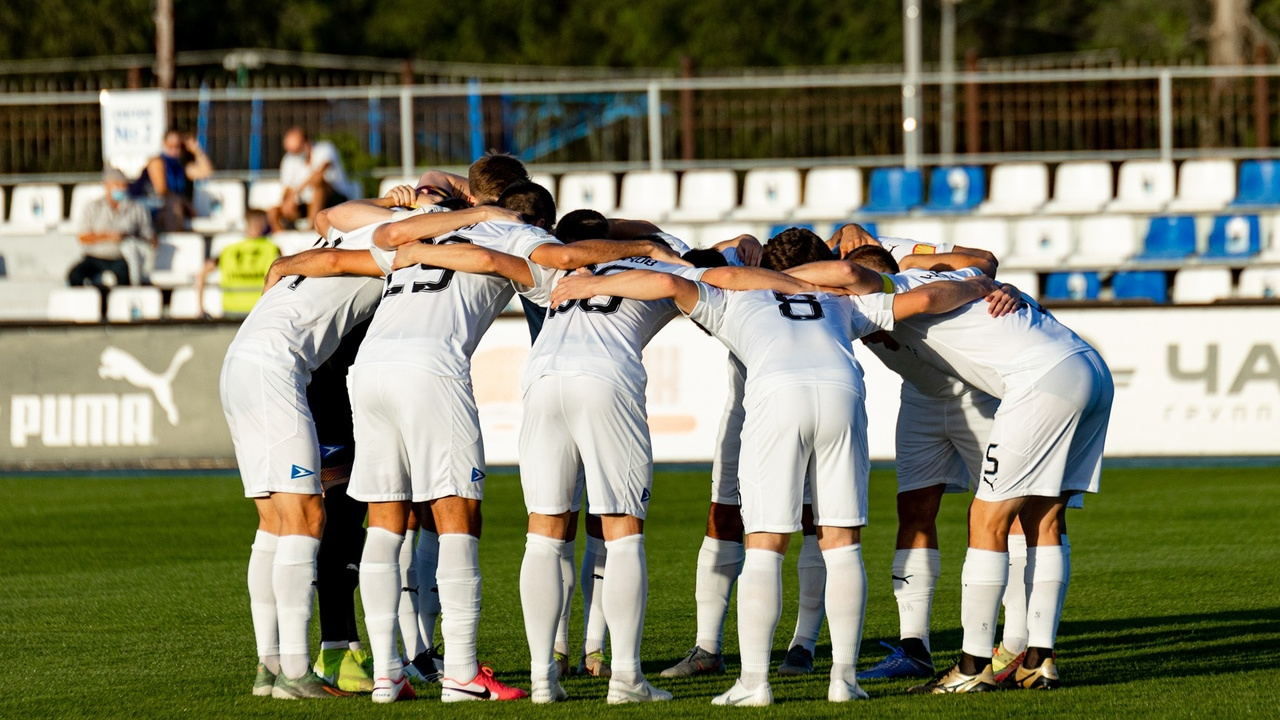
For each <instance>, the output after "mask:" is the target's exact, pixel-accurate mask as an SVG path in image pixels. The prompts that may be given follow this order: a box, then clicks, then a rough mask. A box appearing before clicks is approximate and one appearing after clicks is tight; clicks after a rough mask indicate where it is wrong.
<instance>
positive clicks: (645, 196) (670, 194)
mask: <svg viewBox="0 0 1280 720" xmlns="http://www.w3.org/2000/svg"><path fill="white" fill-rule="evenodd" d="M675 208H676V174H675V173H674V172H671V171H670V170H658V171H650V170H643V171H636V172H629V173H627V174H625V175H623V176H622V201H621V202H620V203H618V209H617V211H616V212H615V214H616V215H617V217H620V218H626V219H628V220H648V221H650V222H654V223H659V222H662V219H663V218H665V217H666V216H667V213H669V212H671V211H672V210H674V209H675Z"/></svg>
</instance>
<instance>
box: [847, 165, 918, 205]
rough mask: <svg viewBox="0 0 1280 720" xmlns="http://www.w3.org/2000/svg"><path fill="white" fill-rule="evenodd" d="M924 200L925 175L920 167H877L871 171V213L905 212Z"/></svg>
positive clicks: (869, 201) (869, 203)
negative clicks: (910, 168) (909, 168)
mask: <svg viewBox="0 0 1280 720" xmlns="http://www.w3.org/2000/svg"><path fill="white" fill-rule="evenodd" d="M922 202H924V177H923V175H922V173H921V172H920V170H919V169H915V170H908V169H906V168H900V167H899V168H876V169H875V170H872V171H871V197H870V199H869V200H868V201H867V204H866V205H864V206H863V208H862V211H863V212H869V213H905V212H907V211H909V210H911V209H912V208H915V207H918V206H919V205H920V203H922Z"/></svg>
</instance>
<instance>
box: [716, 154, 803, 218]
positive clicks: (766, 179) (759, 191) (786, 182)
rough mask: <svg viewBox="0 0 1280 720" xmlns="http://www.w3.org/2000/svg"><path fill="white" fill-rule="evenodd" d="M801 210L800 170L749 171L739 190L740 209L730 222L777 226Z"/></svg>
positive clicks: (731, 216) (734, 213) (762, 169)
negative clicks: (766, 223) (740, 198)
mask: <svg viewBox="0 0 1280 720" xmlns="http://www.w3.org/2000/svg"><path fill="white" fill-rule="evenodd" d="M798 207H800V171H799V170H796V169H795V168H760V169H756V170H749V171H748V172H747V177H746V180H745V181H744V185H743V188H742V206H741V207H739V208H738V209H737V210H734V211H733V212H731V213H729V219H730V220H746V221H748V222H751V221H757V222H775V223H780V222H782V221H784V220H786V219H787V218H789V217H791V213H792V212H794V211H795V209H796V208H798Z"/></svg>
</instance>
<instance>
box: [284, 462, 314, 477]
mask: <svg viewBox="0 0 1280 720" xmlns="http://www.w3.org/2000/svg"><path fill="white" fill-rule="evenodd" d="M312 475H315V472H314V471H311V470H308V469H306V468H304V467H302V466H301V465H294V466H293V470H291V471H290V472H289V478H290V479H291V480H297V479H298V478H304V477H310V476H312Z"/></svg>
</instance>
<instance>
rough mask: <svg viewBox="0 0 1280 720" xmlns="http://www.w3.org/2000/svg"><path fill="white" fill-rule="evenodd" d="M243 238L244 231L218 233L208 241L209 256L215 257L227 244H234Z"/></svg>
mask: <svg viewBox="0 0 1280 720" xmlns="http://www.w3.org/2000/svg"><path fill="white" fill-rule="evenodd" d="M241 240H244V233H218V234H217V235H214V236H213V240H211V241H210V242H209V257H211V258H217V257H218V256H219V255H221V254H222V251H223V250H225V249H226V248H227V246H228V245H235V244H236V243H238V242H240V241H241Z"/></svg>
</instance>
